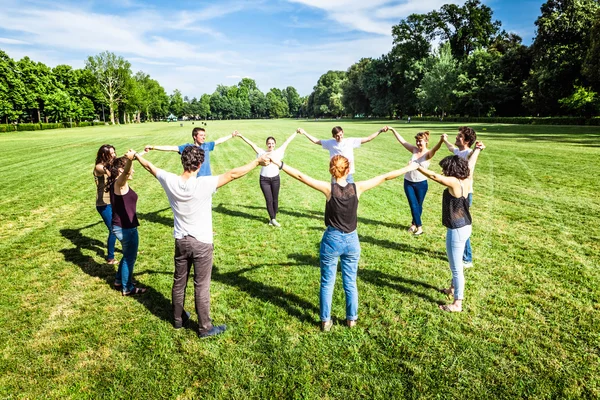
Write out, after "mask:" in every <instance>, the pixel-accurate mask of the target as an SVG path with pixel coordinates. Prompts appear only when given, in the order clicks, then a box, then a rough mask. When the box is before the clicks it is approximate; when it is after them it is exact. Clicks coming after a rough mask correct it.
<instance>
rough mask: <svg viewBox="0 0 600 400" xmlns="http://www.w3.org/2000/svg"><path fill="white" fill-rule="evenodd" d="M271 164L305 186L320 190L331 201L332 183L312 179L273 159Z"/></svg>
mask: <svg viewBox="0 0 600 400" xmlns="http://www.w3.org/2000/svg"><path fill="white" fill-rule="evenodd" d="M271 162H272V163H274V164H275V165H277V166H278V167H279V169H281V170H282V171H283V172H285V173H286V174H288V175H289V176H291V177H292V178H294V179H297V180H299V181H300V182H302V183H304V184H305V185H307V186H310V187H311V188H313V189H316V190H318V191H319V192H321V193H323V194H324V195H325V197H327V198H328V199H329V195H330V194H331V183H329V182H324V181H319V180H317V179H314V178H311V177H310V176H308V175H306V174H304V173H302V172H300V171H298V170H297V169H296V168H292V167H290V166H289V165H287V164H285V163H284V162H283V161H279V160H273V159H271Z"/></svg>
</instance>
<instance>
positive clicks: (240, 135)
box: [233, 131, 261, 154]
mask: <svg viewBox="0 0 600 400" xmlns="http://www.w3.org/2000/svg"><path fill="white" fill-rule="evenodd" d="M233 134H234V135H233V136H237V137H239V138H241V139H242V140H243V141H244V142H246V143H247V144H248V146H250V147H252V150H254V152H255V153H256V154H259V153H260V152H261V149H260V147H258V146H257V145H255V144H254V143H253V142H252V141H251V140H250V139H248V138H247V137H245V136H244V135H242V134H241V133H238V131H235V132H233Z"/></svg>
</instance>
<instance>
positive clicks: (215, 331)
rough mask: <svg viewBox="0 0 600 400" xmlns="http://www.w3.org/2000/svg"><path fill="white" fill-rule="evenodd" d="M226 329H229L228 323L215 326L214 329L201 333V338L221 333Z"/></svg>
mask: <svg viewBox="0 0 600 400" xmlns="http://www.w3.org/2000/svg"><path fill="white" fill-rule="evenodd" d="M226 330H227V325H219V326H213V327H212V329H210V330H208V331H206V332H202V333H200V338H201V339H204V338H207V337H210V336H216V335H220V334H221V333H223V332H225V331H226Z"/></svg>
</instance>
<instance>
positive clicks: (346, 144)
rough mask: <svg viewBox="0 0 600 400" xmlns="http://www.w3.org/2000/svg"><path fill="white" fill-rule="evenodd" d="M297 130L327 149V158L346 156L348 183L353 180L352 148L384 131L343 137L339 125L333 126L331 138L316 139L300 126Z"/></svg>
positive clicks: (383, 129) (342, 131)
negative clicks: (364, 135) (348, 164)
mask: <svg viewBox="0 0 600 400" xmlns="http://www.w3.org/2000/svg"><path fill="white" fill-rule="evenodd" d="M297 132H298V133H299V134H301V135H304V136H306V138H307V139H308V140H310V141H311V142H313V143H314V144H318V145H320V146H322V147H323V148H324V149H326V150H329V158H330V159H331V158H332V157H333V156H335V155H341V156H344V157H346V159H347V160H348V162H349V163H350V173H349V174H348V177H347V181H348V182H350V183H353V182H354V176H353V174H354V149H355V148H357V147H360V146H361V145H362V144H363V143H367V142H370V141H371V140H373V139H375V138H376V137H377V136H379V134H380V133H381V132H385V128H382V129H380V130H378V131H377V132H375V133H373V134H371V135H369V136H367V137H364V138H344V130H343V129H342V128H341V127H340V126H334V127H333V129H332V130H331V135H332V136H333V139H327V140H325V139H323V140H321V139H317V138H316V137H314V136H311V135H309V134H308V133H306V131H305V130H304V129H302V128H298V130H297Z"/></svg>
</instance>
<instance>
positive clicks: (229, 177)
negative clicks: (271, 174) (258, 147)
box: [217, 156, 269, 188]
mask: <svg viewBox="0 0 600 400" xmlns="http://www.w3.org/2000/svg"><path fill="white" fill-rule="evenodd" d="M268 164H269V161H268V160H267V159H266V158H265V157H264V156H263V157H261V158H257V159H255V160H252V161H250V162H249V163H248V164H246V165H243V166H241V167H237V168H234V169H231V170H229V171H227V172H225V173H224V174H221V175H219V181H218V182H217V188H220V187H221V186H224V185H227V184H228V183H229V182H231V181H233V180H234V179H238V178H241V177H242V176H244V175H246V174H247V173H248V172H250V171H252V170H253V169H254V168H256V167H257V166H259V165H268Z"/></svg>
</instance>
